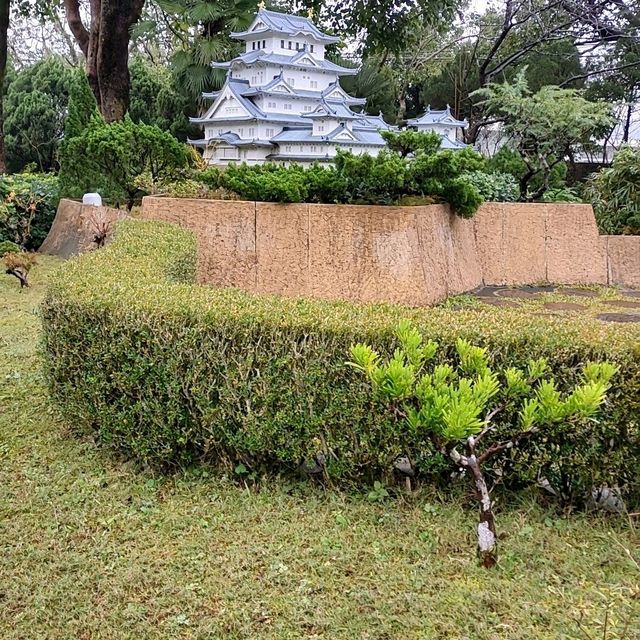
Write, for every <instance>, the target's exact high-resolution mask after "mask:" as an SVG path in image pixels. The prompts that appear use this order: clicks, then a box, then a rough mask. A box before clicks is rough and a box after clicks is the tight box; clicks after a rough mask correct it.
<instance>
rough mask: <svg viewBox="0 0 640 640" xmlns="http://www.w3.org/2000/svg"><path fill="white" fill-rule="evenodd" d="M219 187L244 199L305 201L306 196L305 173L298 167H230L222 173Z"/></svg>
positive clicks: (270, 165) (245, 165)
mask: <svg viewBox="0 0 640 640" xmlns="http://www.w3.org/2000/svg"><path fill="white" fill-rule="evenodd" d="M222 186H223V187H225V188H226V189H229V190H231V191H234V192H235V193H237V194H238V195H239V196H240V197H241V198H244V199H245V200H264V201H266V202H304V200H305V198H306V196H307V187H306V184H305V179H304V171H303V170H302V169H301V168H300V167H297V166H292V167H282V166H279V165H275V164H264V165H256V166H248V165H247V164H244V163H243V164H241V165H230V166H229V167H228V168H227V170H226V171H225V172H224V173H223V174H222Z"/></svg>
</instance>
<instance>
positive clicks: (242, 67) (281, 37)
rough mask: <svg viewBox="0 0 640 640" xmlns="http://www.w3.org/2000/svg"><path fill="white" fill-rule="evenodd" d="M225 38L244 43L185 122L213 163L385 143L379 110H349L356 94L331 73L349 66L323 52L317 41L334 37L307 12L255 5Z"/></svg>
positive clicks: (285, 158) (368, 149)
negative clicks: (200, 110) (201, 110)
mask: <svg viewBox="0 0 640 640" xmlns="http://www.w3.org/2000/svg"><path fill="white" fill-rule="evenodd" d="M230 35H231V37H232V38H235V39H237V40H243V41H244V42H245V44H246V51H245V52H244V53H242V54H241V55H239V56H238V57H236V58H234V59H233V60H231V61H229V62H214V63H212V66H214V67H217V68H220V69H227V77H226V81H225V84H224V86H223V87H222V89H221V90H220V91H215V92H213V93H204V94H203V97H204V98H206V99H209V100H212V101H213V102H212V104H211V106H210V107H209V109H208V110H207V112H206V113H205V115H204V116H202V117H201V118H191V122H193V123H195V124H200V125H202V126H203V128H204V138H203V139H202V140H190V143H191V144H193V145H194V146H197V147H201V148H202V149H203V154H204V158H205V159H206V160H207V161H208V162H209V163H210V164H214V165H226V164H228V163H229V162H246V163H247V164H261V163H263V162H265V161H276V162H281V163H283V164H288V163H290V162H297V163H302V164H307V163H311V162H318V161H319V162H323V161H324V162H330V161H331V159H332V158H333V157H334V156H335V155H336V152H337V150H338V149H344V150H347V151H351V152H352V153H354V154H362V153H368V154H370V155H377V153H378V152H379V151H380V149H383V148H384V147H385V142H384V140H383V139H382V137H381V136H380V133H379V130H380V129H391V128H393V127H390V126H389V125H388V124H387V123H386V122H385V121H384V120H383V119H382V116H381V115H379V116H368V115H366V114H364V113H355V112H354V111H352V110H351V106H355V105H363V104H364V103H365V100H364V99H361V98H353V97H351V96H349V95H348V94H347V93H346V92H345V91H344V90H343V89H342V88H341V87H340V83H339V81H338V78H339V77H340V76H345V75H354V74H356V73H357V69H348V68H345V67H341V66H339V65H337V64H334V63H333V62H330V61H329V60H327V59H325V47H326V46H327V45H329V44H332V43H335V42H338V40H339V39H338V38H336V37H333V36H329V35H327V34H324V33H322V32H321V31H320V30H319V29H318V28H317V27H316V26H315V25H314V24H313V22H311V20H310V19H309V18H304V17H300V16H293V15H287V14H284V13H277V12H275V11H267V10H266V9H264V8H260V9H259V10H258V13H257V14H256V17H255V19H254V20H253V22H252V24H251V26H250V27H249V28H248V29H247V30H246V31H242V32H239V33H231V34H230Z"/></svg>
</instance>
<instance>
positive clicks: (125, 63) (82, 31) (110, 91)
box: [0, 0, 144, 122]
mask: <svg viewBox="0 0 640 640" xmlns="http://www.w3.org/2000/svg"><path fill="white" fill-rule="evenodd" d="M1 1H2V0H0V2H1ZM64 5H65V13H66V17H67V23H68V24H69V28H70V30H71V32H72V33H73V36H74V38H75V39H76V42H77V43H78V46H79V47H80V48H81V49H82V52H83V53H84V55H85V59H86V62H85V70H86V74H87V80H88V82H89V86H90V87H91V91H92V92H93V95H94V96H95V98H96V102H97V104H98V108H99V109H100V113H101V114H102V116H103V117H104V119H105V120H106V121H107V122H114V121H116V120H122V118H124V115H125V113H126V112H127V109H128V108H129V88H130V83H129V41H130V35H129V30H130V29H131V27H132V26H133V25H134V24H136V22H138V20H139V19H140V16H141V14H142V7H143V5H144V0H90V2H89V7H90V12H91V26H90V28H89V29H87V28H86V27H85V26H84V25H83V24H82V20H81V17H80V8H79V0H64Z"/></svg>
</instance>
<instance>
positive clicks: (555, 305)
mask: <svg viewBox="0 0 640 640" xmlns="http://www.w3.org/2000/svg"><path fill="white" fill-rule="evenodd" d="M544 308H545V309H551V310H552V311H584V310H585V309H586V308H587V307H585V306H584V305H583V304H578V303H577V302H545V304H544Z"/></svg>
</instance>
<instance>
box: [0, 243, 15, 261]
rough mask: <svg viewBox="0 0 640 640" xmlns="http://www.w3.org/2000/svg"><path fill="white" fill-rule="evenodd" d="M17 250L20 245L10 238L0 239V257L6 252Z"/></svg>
mask: <svg viewBox="0 0 640 640" xmlns="http://www.w3.org/2000/svg"><path fill="white" fill-rule="evenodd" d="M19 251H20V246H19V245H17V244H16V243H15V242H11V241H10V240H2V241H0V258H2V257H3V256H5V255H6V254H7V253H18V252H19Z"/></svg>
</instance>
